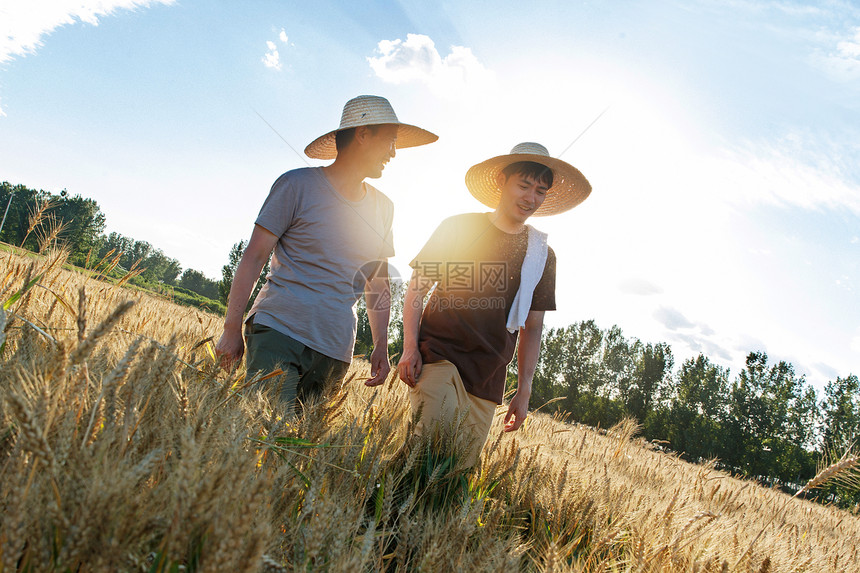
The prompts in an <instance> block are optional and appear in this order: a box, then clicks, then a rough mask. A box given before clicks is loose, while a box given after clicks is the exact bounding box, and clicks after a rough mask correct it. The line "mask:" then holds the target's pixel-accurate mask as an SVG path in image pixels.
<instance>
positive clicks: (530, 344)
mask: <svg viewBox="0 0 860 573" xmlns="http://www.w3.org/2000/svg"><path fill="white" fill-rule="evenodd" d="M543 315H544V311H542V310H530V311H529V316H528V318H526V324H525V326H523V327H522V328H521V329H520V341H519V344H518V345H517V393H516V394H514V397H513V398H512V399H511V403H510V405H509V406H508V413H507V414H505V431H506V432H513V431H515V430H518V429H519V427H520V426H522V425H523V422H525V420H526V416H527V415H528V411H529V398H530V397H531V394H532V379H533V378H534V375H535V366H537V359H538V355H539V354H540V339H541V334H542V333H543Z"/></svg>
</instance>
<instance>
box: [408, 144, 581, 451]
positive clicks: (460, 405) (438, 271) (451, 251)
mask: <svg viewBox="0 0 860 573" xmlns="http://www.w3.org/2000/svg"><path fill="white" fill-rule="evenodd" d="M466 185H467V186H468V188H469V191H470V192H471V193H472V194H473V195H474V196H475V197H476V198H477V199H478V200H480V201H481V202H483V203H484V204H486V205H488V206H490V207H492V208H494V209H495V210H494V211H493V212H491V213H470V214H465V215H456V216H454V217H450V218H448V219H446V220H445V221H443V222H442V223H441V224H440V225H439V227H438V228H437V229H436V231H435V232H434V233H433V236H432V237H431V238H430V240H429V241H427V244H426V245H425V246H424V248H422V249H421V252H420V253H419V254H418V256H416V257H415V259H414V260H413V261H412V263H411V266H412V268H413V274H412V279H411V281H410V283H409V288H408V289H407V293H406V300H405V303H404V310H403V330H404V347H403V355H402V357H401V359H400V363H399V365H398V369H399V372H400V378H401V380H403V382H405V383H406V384H407V385H408V386H409V387H410V401H411V403H412V408H413V410H414V411H418V410H419V409H420V410H421V412H422V414H421V419H420V420H419V422H418V426H417V428H416V429H417V431H418V432H424V431H425V429H426V428H427V426H428V425H429V424H435V423H437V422H446V423H453V422H459V423H461V424H462V427H463V428H464V429H466V430H467V431H469V432H470V433H471V436H470V437H471V445H470V447H469V448H468V450H467V451H466V452H465V463H464V465H465V466H467V467H468V466H473V465H475V463H476V462H477V459H478V455H479V454H480V451H481V448H482V446H483V443H484V441H486V438H487V435H488V433H489V429H490V425H491V423H492V420H493V414H494V412H495V407H496V405H497V404H501V403H502V399H503V395H504V390H505V378H506V370H507V366H508V364H509V363H510V361H511V359H512V358H513V354H514V350H515V349H516V350H517V366H518V376H517V392H516V394H515V395H514V397H513V398H512V400H511V402H510V404H509V406H508V410H507V413H506V415H505V431H514V430H517V429H518V428H519V427H520V426H521V425H522V423H523V421H524V420H525V418H526V415H527V413H528V401H529V397H530V395H531V382H532V377H533V376H534V369H535V364H536V363H537V357H538V353H539V351H540V339H541V331H542V329H543V316H544V312H545V311H547V310H555V262H556V261H555V253H554V252H553V250H552V249H551V248H549V247H548V245H547V244H546V235H545V234H543V233H541V232H540V231H537V230H536V229H534V228H532V227H530V226H528V225H526V224H525V222H526V220H527V219H528V218H529V217H530V216H531V215H535V214H536V215H550V214H554V213H559V212H562V211H566V210H568V209H571V208H572V207H574V206H576V205H577V204H579V203H580V202H582V201H583V200H584V199H585V198H586V197H587V196H588V194H589V193H590V192H591V186H590V185H589V183H588V181H587V180H586V179H585V177H583V176H582V174H581V173H580V172H579V171H578V170H577V169H575V168H574V167H573V166H571V165H569V164H567V163H565V162H563V161H560V160H558V159H554V158H552V157H549V153H548V152H547V151H546V148H544V147H543V146H542V145H539V144H536V143H521V144H519V145H517V146H515V147H514V149H513V150H512V151H511V153H510V154H509V155H503V156H498V157H494V158H492V159H489V160H487V161H484V162H482V163H479V164H478V165H475V166H474V167H472V168H471V169H470V170H469V172H468V173H467V174H466ZM434 287H435V288H434ZM431 289H433V292H432V294H431V295H430V298H429V300H428V302H427V305H426V307H425V306H423V304H422V303H423V301H424V298H425V296H426V295H427V293H428V292H430V290H431ZM518 338H519V345H518V344H517V341H518Z"/></svg>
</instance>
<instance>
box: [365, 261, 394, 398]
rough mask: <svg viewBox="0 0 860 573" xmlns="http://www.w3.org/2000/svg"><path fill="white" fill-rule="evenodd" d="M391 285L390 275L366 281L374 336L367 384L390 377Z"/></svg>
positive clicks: (372, 334) (366, 298)
mask: <svg viewBox="0 0 860 573" xmlns="http://www.w3.org/2000/svg"><path fill="white" fill-rule="evenodd" d="M390 289H391V286H390V285H389V283H388V276H387V274H386V275H385V276H374V277H372V278H371V279H369V280H368V281H367V282H365V283H364V300H365V302H366V303H367V321H368V322H369V323H370V334H371V336H372V337H373V352H371V353H370V376H371V377H370V378H369V379H368V380H365V382H364V384H365V386H379V385H380V384H382V383H383V382H385V379H386V378H388V373H389V372H391V364H390V363H389V362H388V320H389V318H390V315H391V290H390Z"/></svg>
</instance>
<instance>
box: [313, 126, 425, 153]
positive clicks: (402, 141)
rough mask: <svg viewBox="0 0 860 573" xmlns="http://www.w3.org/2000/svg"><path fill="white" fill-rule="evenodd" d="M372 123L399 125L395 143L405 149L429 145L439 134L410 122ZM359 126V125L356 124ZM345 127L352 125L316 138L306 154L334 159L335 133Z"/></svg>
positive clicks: (335, 150)
mask: <svg viewBox="0 0 860 573" xmlns="http://www.w3.org/2000/svg"><path fill="white" fill-rule="evenodd" d="M370 125H396V126H397V143H396V144H395V148H396V149H403V148H406V147H417V146H419V145H427V144H428V143H433V142H434V141H436V140H437V139H439V136H438V135H436V134H435V133H430V132H429V131H427V130H426V129H421V128H420V127H417V126H414V125H409V124H408V123H394V124H392V123H377V124H370ZM354 127H358V126H354ZM343 129H351V128H350V127H344V128H342V129H335V130H334V131H330V132H328V133H326V134H325V135H321V136H319V137H317V138H316V139H314V140H313V141H312V142H310V144H309V145H308V146H307V147H305V155H307V156H308V157H311V158H313V159H334V158H335V157H337V147H336V146H335V135H336V134H337V132H338V131H342V130H343Z"/></svg>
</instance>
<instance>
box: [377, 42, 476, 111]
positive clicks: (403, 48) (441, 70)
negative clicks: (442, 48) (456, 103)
mask: <svg viewBox="0 0 860 573" xmlns="http://www.w3.org/2000/svg"><path fill="white" fill-rule="evenodd" d="M376 51H377V53H378V54H379V55H377V56H375V57H371V58H367V61H368V62H369V63H370V67H371V68H372V69H373V71H374V72H375V73H376V75H377V76H378V77H379V78H380V79H382V80H383V81H386V82H389V83H393V84H402V83H407V82H421V83H424V84H426V85H427V86H428V87H430V89H432V90H433V91H434V93H436V94H437V95H442V96H446V97H459V96H461V95H463V91H464V90H468V89H475V88H479V87H481V86H484V85H486V84H487V83H489V82H491V81H492V79H493V73H492V72H490V71H489V70H487V69H486V68H485V67H484V66H483V64H481V63H480V62H479V61H478V59H477V58H476V57H475V55H474V54H473V53H472V50H471V49H469V48H466V47H464V46H451V53H449V54H448V55H447V56H445V57H444V58H443V57H442V56H441V55H440V54H439V51H438V50H437V49H436V44H435V43H434V42H433V40H432V39H430V37H429V36H425V35H423V34H407V35H406V41H403V40H401V39H397V40H381V41H380V42H379V44H378V45H377V50H376Z"/></svg>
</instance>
